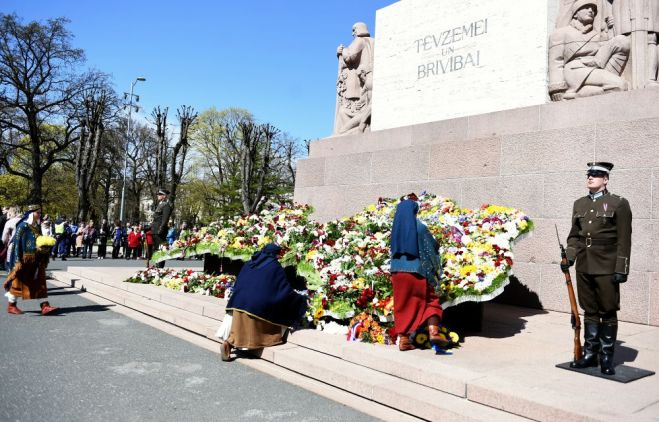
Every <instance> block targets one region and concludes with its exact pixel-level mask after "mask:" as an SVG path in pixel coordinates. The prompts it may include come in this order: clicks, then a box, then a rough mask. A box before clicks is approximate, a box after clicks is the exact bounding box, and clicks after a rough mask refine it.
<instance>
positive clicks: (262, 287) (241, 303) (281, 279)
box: [226, 243, 307, 327]
mask: <svg viewBox="0 0 659 422" xmlns="http://www.w3.org/2000/svg"><path fill="white" fill-rule="evenodd" d="M280 250H281V248H280V247H279V246H277V245H275V244H272V243H271V244H269V245H266V246H265V247H264V248H263V249H262V250H261V251H259V252H257V253H255V254H254V255H253V256H252V259H251V260H249V261H247V263H245V265H244V266H243V268H242V270H241V271H240V273H239V274H238V278H237V279H236V284H235V286H234V287H233V293H232V294H231V298H230V299H229V303H228V304H227V308H226V309H227V310H235V311H241V312H245V313H247V314H249V315H251V316H253V317H256V318H259V319H262V320H264V321H267V322H270V323H273V324H277V325H281V326H284V327H290V326H291V325H293V324H294V323H295V322H297V321H298V320H300V318H302V317H303V316H304V313H305V312H306V310H307V298H306V296H303V295H300V294H298V293H296V292H295V291H294V290H293V288H292V287H291V285H290V283H289V281H288V279H287V278H286V273H285V272H284V269H283V268H282V266H281V264H280V263H279V261H277V254H278V253H279V251H280Z"/></svg>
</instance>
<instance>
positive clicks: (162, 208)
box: [151, 189, 172, 268]
mask: <svg viewBox="0 0 659 422" xmlns="http://www.w3.org/2000/svg"><path fill="white" fill-rule="evenodd" d="M167 195H169V191H168V190H165V189H160V190H159V191H158V205H157V206H156V210H155V212H154V213H153V222H152V223H151V232H152V235H151V236H152V237H153V247H154V250H156V251H157V250H158V248H160V245H161V244H162V243H163V242H165V241H166V237H167V223H168V222H169V216H170V214H171V213H172V206H171V205H170V204H169V201H167ZM156 266H157V267H158V268H164V267H165V261H160V262H159V263H158V264H156Z"/></svg>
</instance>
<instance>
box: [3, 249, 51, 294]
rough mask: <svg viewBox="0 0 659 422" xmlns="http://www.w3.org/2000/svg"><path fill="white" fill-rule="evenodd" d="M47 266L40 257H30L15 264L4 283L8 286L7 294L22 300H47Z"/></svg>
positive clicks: (45, 261)
mask: <svg viewBox="0 0 659 422" xmlns="http://www.w3.org/2000/svg"><path fill="white" fill-rule="evenodd" d="M47 265H48V261H47V259H45V258H42V257H38V258H33V257H30V258H28V259H24V260H23V261H22V262H21V261H19V262H17V263H16V265H15V266H14V269H13V270H12V272H11V273H9V275H8V276H7V281H5V284H7V285H9V286H10V290H9V292H10V293H11V294H12V295H14V296H16V297H19V298H21V299H23V300H29V299H44V298H47V297H48V286H47V285H46V266H47Z"/></svg>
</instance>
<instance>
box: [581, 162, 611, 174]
mask: <svg viewBox="0 0 659 422" xmlns="http://www.w3.org/2000/svg"><path fill="white" fill-rule="evenodd" d="M587 166H588V171H603V172H605V173H606V174H609V172H610V171H611V169H613V163H607V162H606V161H593V162H591V163H588V164H587Z"/></svg>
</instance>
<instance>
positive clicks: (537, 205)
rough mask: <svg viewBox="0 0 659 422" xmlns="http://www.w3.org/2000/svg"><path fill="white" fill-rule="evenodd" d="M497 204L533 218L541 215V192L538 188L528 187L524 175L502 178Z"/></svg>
mask: <svg viewBox="0 0 659 422" xmlns="http://www.w3.org/2000/svg"><path fill="white" fill-rule="evenodd" d="M536 188H538V189H536ZM498 204H499V205H505V206H508V207H513V208H518V209H520V210H522V211H524V213H525V214H526V215H528V216H529V217H531V218H534V216H539V215H542V206H543V196H542V190H541V189H539V186H534V185H529V178H528V176H525V175H524V176H508V177H502V178H501V184H500V190H499V195H498Z"/></svg>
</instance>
